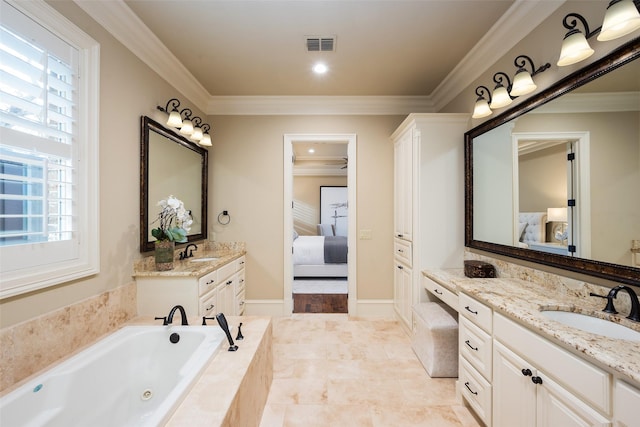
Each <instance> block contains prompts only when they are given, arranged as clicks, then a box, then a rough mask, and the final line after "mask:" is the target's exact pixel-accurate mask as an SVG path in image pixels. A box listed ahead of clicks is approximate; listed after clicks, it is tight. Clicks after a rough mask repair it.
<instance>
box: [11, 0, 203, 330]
mask: <svg viewBox="0 0 640 427" xmlns="http://www.w3.org/2000/svg"><path fill="white" fill-rule="evenodd" d="M50 5H51V6H53V7H54V8H55V9H57V10H58V11H59V12H60V13H62V14H63V15H64V16H66V17H67V18H68V19H70V20H71V21H72V22H73V23H75V24H76V25H77V26H79V27H80V28H81V29H82V30H83V31H85V32H86V33H87V34H89V35H90V36H91V37H93V38H94V39H95V40H96V41H97V42H98V43H100V273H99V274H97V275H95V276H92V277H89V278H87V279H82V280H76V281H73V282H69V283H64V284H62V285H59V286H55V287H52V288H48V289H45V290H43V291H39V292H33V293H30V294H27V295H22V296H17V297H13V298H9V299H4V300H2V301H0V326H1V327H6V326H9V325H12V324H15V323H18V322H21V321H24V320H27V319H31V318H34V317H36V316H39V315H41V314H43V313H46V312H49V311H51V310H55V309H57V308H60V307H65V306H68V305H70V304H73V303H75V302H78V301H81V300H84V299H86V298H89V297H92V296H95V295H98V294H101V293H103V292H105V291H107V290H110V289H114V288H116V287H118V286H121V285H124V284H127V283H130V282H131V281H132V280H133V279H132V277H131V274H132V272H133V262H134V260H136V259H137V258H139V257H140V254H139V223H140V214H139V182H140V181H139V173H140V172H139V169H140V117H141V116H142V115H148V116H150V117H154V115H156V114H157V112H156V109H155V108H156V106H157V105H162V106H164V105H165V104H166V102H167V101H168V100H169V99H170V98H171V97H179V98H181V100H182V101H183V103H185V104H187V105H189V106H190V108H192V109H194V106H193V104H191V103H190V102H189V101H188V100H187V99H184V97H183V96H181V94H179V93H177V91H176V90H175V89H173V88H172V87H171V86H170V85H169V84H168V83H167V82H165V81H164V80H162V79H161V78H160V77H159V76H158V75H157V74H156V73H155V72H153V71H152V70H151V69H149V68H148V67H147V66H146V65H145V64H143V63H142V62H141V61H140V60H138V59H137V58H136V57H135V56H134V55H133V54H132V53H131V52H130V51H129V50H128V49H126V48H125V47H124V46H122V45H121V44H120V43H119V42H118V41H116V40H115V39H114V38H113V37H111V36H110V35H109V34H108V33H107V32H106V31H105V30H104V29H103V28H102V27H101V26H100V25H98V24H97V23H96V22H95V21H93V20H92V19H91V18H89V17H88V16H87V15H86V14H85V13H84V12H83V11H82V10H81V9H79V8H78V7H77V6H76V5H75V3H73V2H71V1H54V2H50ZM198 113H199V115H200V116H202V114H201V112H198Z"/></svg>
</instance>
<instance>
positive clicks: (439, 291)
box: [433, 288, 442, 295]
mask: <svg viewBox="0 0 640 427" xmlns="http://www.w3.org/2000/svg"><path fill="white" fill-rule="evenodd" d="M433 292H435V293H436V294H438V295H442V291H441V290H440V289H438V288H435V289H434V290H433Z"/></svg>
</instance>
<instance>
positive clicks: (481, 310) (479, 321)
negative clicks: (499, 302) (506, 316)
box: [458, 293, 492, 334]
mask: <svg viewBox="0 0 640 427" xmlns="http://www.w3.org/2000/svg"><path fill="white" fill-rule="evenodd" d="M458 298H459V300H460V305H459V307H460V308H459V309H458V312H459V313H460V314H462V315H463V316H464V317H466V318H467V319H469V320H471V321H472V322H473V323H475V324H476V325H478V326H479V327H480V328H482V330H484V331H485V332H487V333H489V334H490V333H491V331H492V318H491V308H490V307H487V306H486V305H484V304H482V303H481V302H478V301H476V300H474V299H473V298H471V297H470V296H468V295H466V294H463V293H461V294H459V295H458Z"/></svg>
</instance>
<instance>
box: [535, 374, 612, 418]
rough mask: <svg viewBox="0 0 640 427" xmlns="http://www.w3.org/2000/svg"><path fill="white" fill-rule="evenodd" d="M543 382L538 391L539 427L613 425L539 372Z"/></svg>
mask: <svg viewBox="0 0 640 427" xmlns="http://www.w3.org/2000/svg"><path fill="white" fill-rule="evenodd" d="M538 376H539V377H540V378H541V379H542V384H540V385H539V386H538V387H537V391H538V411H537V419H538V427H558V426H562V427H594V426H602V427H604V426H611V423H610V422H609V420H607V419H606V418H604V417H603V416H602V415H600V414H598V413H597V412H596V411H594V410H593V409H591V408H590V407H589V406H588V405H586V404H585V403H584V402H582V401H581V400H580V399H578V398H577V397H575V396H574V395H572V394H570V393H569V392H568V391H567V390H566V389H564V388H562V387H561V386H560V385H558V384H557V383H555V382H554V381H553V380H551V379H549V378H548V377H546V376H545V375H544V374H541V373H538Z"/></svg>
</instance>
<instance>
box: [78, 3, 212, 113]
mask: <svg viewBox="0 0 640 427" xmlns="http://www.w3.org/2000/svg"><path fill="white" fill-rule="evenodd" d="M74 1H75V3H76V4H77V5H78V6H79V7H80V8H81V9H82V10H84V11H85V12H86V13H87V14H89V16H91V18H93V19H94V20H95V21H96V22H98V23H99V24H100V25H102V26H103V27H104V28H105V29H106V30H107V31H108V32H109V33H110V34H111V35H112V36H113V37H115V38H116V39H117V40H118V41H119V42H120V43H122V44H123V45H124V46H125V47H126V48H127V49H129V50H130V51H131V52H132V53H133V54H134V55H136V56H137V57H138V58H139V59H140V60H142V61H143V62H144V63H145V64H147V65H148V66H149V68H151V69H152V70H154V71H155V72H156V73H158V75H160V77H162V78H163V79H165V80H166V81H167V83H169V84H170V85H172V86H173V87H175V88H176V89H177V90H178V91H179V92H180V93H181V94H182V95H184V96H185V97H186V98H188V99H189V100H190V101H191V102H192V103H194V104H195V105H196V107H198V108H199V109H200V110H203V111H205V110H206V106H207V105H208V103H209V98H210V97H211V95H210V94H209V93H208V92H207V90H206V89H205V88H204V86H202V84H201V83H200V82H199V81H198V80H197V79H196V78H195V77H194V76H193V74H191V73H190V72H189V70H187V68H186V67H185V66H184V65H183V64H182V63H181V62H180V61H179V60H178V58H176V57H175V55H174V54H173V53H171V51H170V50H169V49H168V48H167V47H166V46H165V45H164V44H163V43H162V42H161V41H160V39H159V38H158V37H157V36H156V35H155V34H154V33H153V32H152V31H151V30H150V29H149V27H147V26H146V25H145V24H144V23H143V22H142V20H141V19H140V18H138V15H136V14H135V13H134V12H133V11H132V10H131V9H130V8H129V6H127V4H126V3H125V2H124V1H123V0H109V1H95V0H74Z"/></svg>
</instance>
